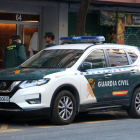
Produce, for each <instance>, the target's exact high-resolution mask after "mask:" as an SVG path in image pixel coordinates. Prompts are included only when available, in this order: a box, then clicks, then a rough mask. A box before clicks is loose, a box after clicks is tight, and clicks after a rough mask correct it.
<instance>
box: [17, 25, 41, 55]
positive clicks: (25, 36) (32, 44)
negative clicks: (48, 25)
mask: <svg viewBox="0 0 140 140" xmlns="http://www.w3.org/2000/svg"><path fill="white" fill-rule="evenodd" d="M19 34H20V35H21V39H22V43H23V44H24V45H25V50H26V54H27V58H30V57H31V56H33V55H34V54H36V53H37V52H38V50H39V27H38V26H32V25H20V26H19Z"/></svg>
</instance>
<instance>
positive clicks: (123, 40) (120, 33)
mask: <svg viewBox="0 0 140 140" xmlns="http://www.w3.org/2000/svg"><path fill="white" fill-rule="evenodd" d="M68 17H69V18H68V35H69V36H75V34H76V12H75V13H74V12H69V16H68ZM85 35H86V36H96V35H97V36H104V37H105V39H106V43H117V44H126V45H132V46H136V47H138V48H139V47H140V14H138V13H135V14H134V13H128V12H125V11H123V12H120V11H117V10H114V11H113V10H95V11H92V13H88V14H87V19H86V27H85Z"/></svg>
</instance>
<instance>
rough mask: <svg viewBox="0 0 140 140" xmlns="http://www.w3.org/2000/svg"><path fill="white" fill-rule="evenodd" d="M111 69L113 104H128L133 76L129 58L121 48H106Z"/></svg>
mask: <svg viewBox="0 0 140 140" xmlns="http://www.w3.org/2000/svg"><path fill="white" fill-rule="evenodd" d="M106 51H107V54H108V57H109V61H110V66H111V71H112V87H113V90H112V100H113V104H114V105H126V106H127V105H128V104H129V102H130V101H129V99H130V94H129V93H130V90H131V88H132V87H131V84H132V81H131V80H132V78H133V74H134V73H133V70H132V66H131V65H129V64H130V60H129V57H128V55H127V54H126V52H125V50H123V49H107V50H106ZM130 87H131V88H130Z"/></svg>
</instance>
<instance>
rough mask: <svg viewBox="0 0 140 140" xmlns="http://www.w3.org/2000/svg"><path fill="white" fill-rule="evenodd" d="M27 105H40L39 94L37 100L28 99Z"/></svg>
mask: <svg viewBox="0 0 140 140" xmlns="http://www.w3.org/2000/svg"><path fill="white" fill-rule="evenodd" d="M26 102H27V103H29V104H41V94H39V98H36V99H28V100H26Z"/></svg>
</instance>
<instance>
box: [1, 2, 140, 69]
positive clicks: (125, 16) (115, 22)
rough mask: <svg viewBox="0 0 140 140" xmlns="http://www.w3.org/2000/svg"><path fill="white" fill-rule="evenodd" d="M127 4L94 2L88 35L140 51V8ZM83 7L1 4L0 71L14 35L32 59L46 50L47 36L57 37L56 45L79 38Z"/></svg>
mask: <svg viewBox="0 0 140 140" xmlns="http://www.w3.org/2000/svg"><path fill="white" fill-rule="evenodd" d="M126 1H127V0H126ZM126 1H125V2H126ZM113 2H116V1H115V0H114V1H113ZM118 2H120V1H118ZM129 2H132V1H131V0H129ZM135 2H137V1H135ZM127 3H128V1H127V2H126V3H125V4H122V3H112V2H111V3H110V1H109V0H104V1H103V2H102V1H101V0H98V1H97V0H93V1H91V3H90V6H89V10H88V14H87V19H86V27H85V28H86V30H85V35H88V36H89V35H103V36H105V38H106V42H108V43H116V42H117V43H120V44H123V43H124V44H128V45H135V46H138V47H139V46H140V32H139V31H140V26H139V25H140V24H139V23H140V22H139V21H140V16H139V13H140V8H139V7H140V6H139V5H136V4H134V3H133V4H127ZM79 6H80V1H79V0H75V1H72V0H71V1H67V0H65V2H64V1H63V2H48V1H45V0H44V1H39V0H34V1H31V0H28V1H24V0H7V1H5V0H0V68H2V61H3V54H4V51H5V49H6V47H7V46H8V45H10V44H11V42H12V35H14V34H19V35H21V37H22V42H23V43H24V44H25V48H26V53H27V57H28V58H29V57H31V56H32V55H33V54H35V53H37V52H38V51H40V50H41V49H43V48H44V47H45V45H46V43H45V41H44V39H43V36H44V35H45V32H50V31H51V32H53V33H54V34H55V43H56V44H60V42H59V38H60V37H62V36H75V34H76V14H77V12H78V10H79ZM110 17H112V18H110ZM133 17H134V20H133ZM126 21H127V24H126ZM135 21H136V22H135ZM134 22H135V23H134Z"/></svg>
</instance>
